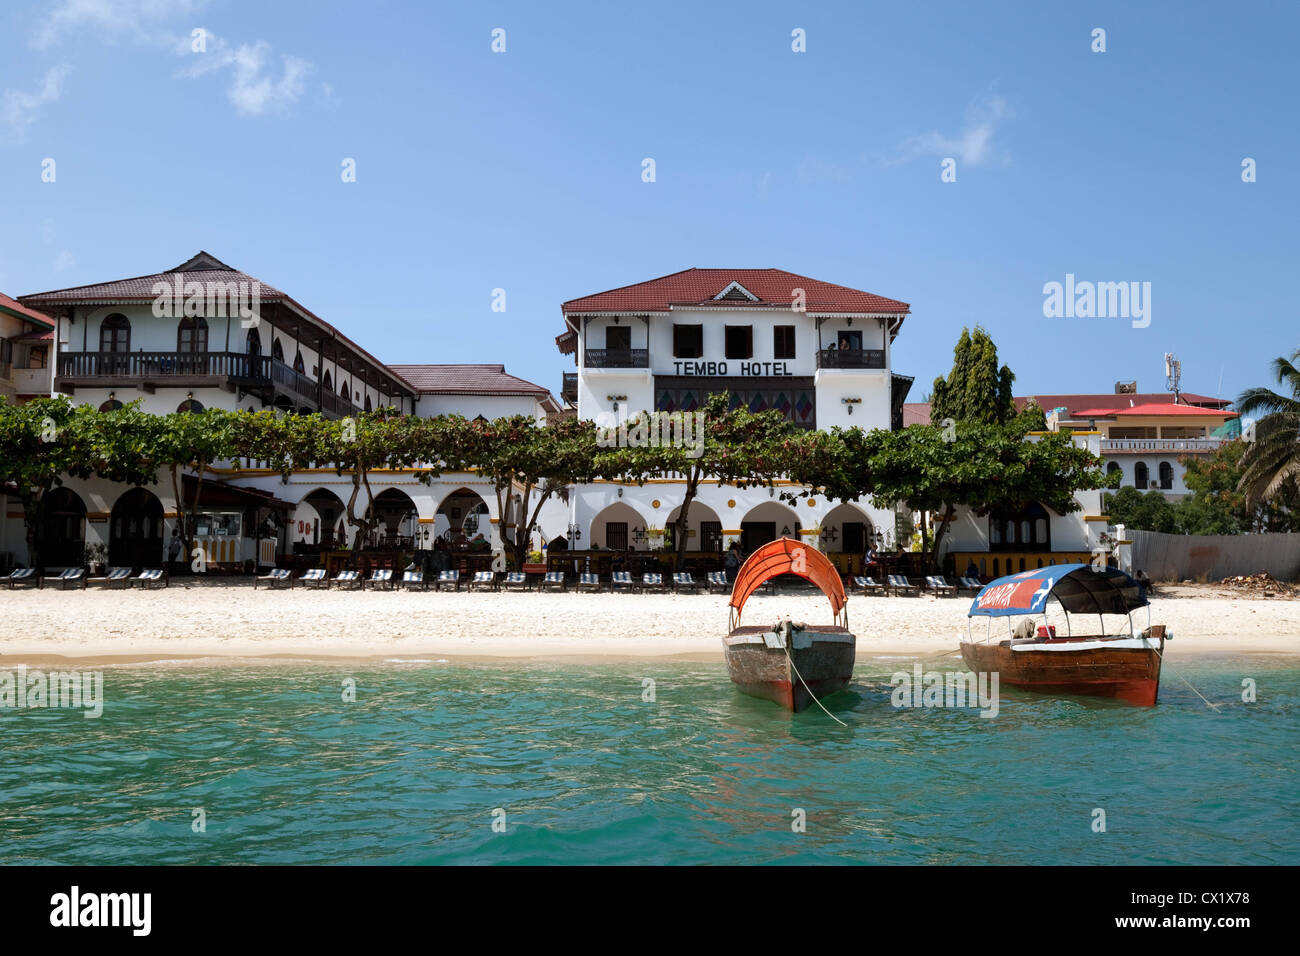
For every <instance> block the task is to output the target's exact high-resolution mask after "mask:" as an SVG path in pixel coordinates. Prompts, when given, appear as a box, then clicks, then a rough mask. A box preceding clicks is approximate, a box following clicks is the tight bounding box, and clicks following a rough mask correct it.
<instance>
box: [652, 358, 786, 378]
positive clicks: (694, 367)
mask: <svg viewBox="0 0 1300 956" xmlns="http://www.w3.org/2000/svg"><path fill="white" fill-rule="evenodd" d="M727 368H728V366H727V363H726V362H696V361H676V362H673V369H674V370H675V372H676V374H677V375H708V376H718V375H727V374H729V373H728V371H727ZM740 374H741V375H789V376H793V375H794V373H793V372H791V371H790V366H789V363H787V362H741V363H740Z"/></svg>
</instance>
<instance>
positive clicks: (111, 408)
mask: <svg viewBox="0 0 1300 956" xmlns="http://www.w3.org/2000/svg"><path fill="white" fill-rule="evenodd" d="M121 407H122V403H121V402H119V401H118V400H117V399H116V398H110V399H109V400H108V401H106V402H105V403H104V404H103V405H100V406H99V410H100V411H101V412H115V411H117V410H118V409H119V408H121Z"/></svg>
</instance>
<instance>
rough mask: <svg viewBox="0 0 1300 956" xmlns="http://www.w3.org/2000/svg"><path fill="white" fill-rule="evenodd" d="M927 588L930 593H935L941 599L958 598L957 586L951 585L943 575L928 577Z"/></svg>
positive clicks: (926, 580)
mask: <svg viewBox="0 0 1300 956" xmlns="http://www.w3.org/2000/svg"><path fill="white" fill-rule="evenodd" d="M925 587H926V590H928V591H933V592H934V593H935V594H936V595H938V596H939V597H956V596H957V586H956V585H954V584H949V583H948V580H947V578H945V577H944V576H943V575H942V574H931V575H927V576H926V579H925Z"/></svg>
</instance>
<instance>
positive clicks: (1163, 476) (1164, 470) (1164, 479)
mask: <svg viewBox="0 0 1300 956" xmlns="http://www.w3.org/2000/svg"><path fill="white" fill-rule="evenodd" d="M1173 486H1174V466H1173V465H1171V464H1169V462H1167V461H1162V462H1161V463H1160V487H1161V488H1164V489H1165V490H1166V491H1167V490H1169V489H1170V488H1172V487H1173Z"/></svg>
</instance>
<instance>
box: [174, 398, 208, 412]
mask: <svg viewBox="0 0 1300 956" xmlns="http://www.w3.org/2000/svg"><path fill="white" fill-rule="evenodd" d="M176 411H178V412H201V411H203V403H202V402H200V401H198V400H197V399H193V398H187V399H185V401H183V402H181V403H180V404H179V405H177V406H176Z"/></svg>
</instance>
